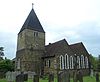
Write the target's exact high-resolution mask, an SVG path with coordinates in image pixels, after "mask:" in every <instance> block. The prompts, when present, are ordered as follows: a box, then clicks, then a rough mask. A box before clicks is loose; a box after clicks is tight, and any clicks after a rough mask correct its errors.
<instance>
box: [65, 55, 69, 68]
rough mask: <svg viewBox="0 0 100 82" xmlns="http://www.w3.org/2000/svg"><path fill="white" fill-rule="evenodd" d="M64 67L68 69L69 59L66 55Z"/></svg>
mask: <svg viewBox="0 0 100 82" xmlns="http://www.w3.org/2000/svg"><path fill="white" fill-rule="evenodd" d="M65 69H69V59H68V55H67V54H66V55H65Z"/></svg>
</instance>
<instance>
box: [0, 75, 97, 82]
mask: <svg viewBox="0 0 100 82" xmlns="http://www.w3.org/2000/svg"><path fill="white" fill-rule="evenodd" d="M0 82H7V80H6V79H5V78H4V79H0ZM25 82H33V80H32V79H28V81H25ZM39 82H48V79H39ZM54 82H57V79H56V78H55V79H54ZM70 82H73V80H72V78H71V79H70ZM83 82H96V80H95V77H90V76H85V77H84V78H83Z"/></svg>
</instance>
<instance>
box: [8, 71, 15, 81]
mask: <svg viewBox="0 0 100 82" xmlns="http://www.w3.org/2000/svg"><path fill="white" fill-rule="evenodd" d="M14 76H15V74H14V72H10V71H8V72H7V73H6V79H7V82H14V80H15V78H14Z"/></svg>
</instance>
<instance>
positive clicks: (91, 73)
mask: <svg viewBox="0 0 100 82" xmlns="http://www.w3.org/2000/svg"><path fill="white" fill-rule="evenodd" d="M93 75H94V72H93V69H91V70H90V76H91V77H93Z"/></svg>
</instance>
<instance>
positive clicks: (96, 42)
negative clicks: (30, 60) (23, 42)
mask: <svg viewBox="0 0 100 82" xmlns="http://www.w3.org/2000/svg"><path fill="white" fill-rule="evenodd" d="M32 3H34V10H35V12H36V14H37V16H38V18H39V20H40V22H41V24H42V26H43V28H44V30H45V32H46V44H48V43H53V42H56V41H59V40H61V39H64V38H65V39H66V40H67V41H68V43H69V44H73V43H78V42H83V44H84V45H85V47H86V49H87V50H88V52H89V53H90V54H93V56H98V55H99V54H100V0H0V46H3V47H4V50H5V51H4V53H5V56H6V57H7V58H10V59H13V58H14V57H15V56H16V47H17V34H18V32H19V30H20V29H21V27H22V25H23V23H24V21H25V20H26V17H27V16H28V14H29V12H30V11H31V9H32Z"/></svg>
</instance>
